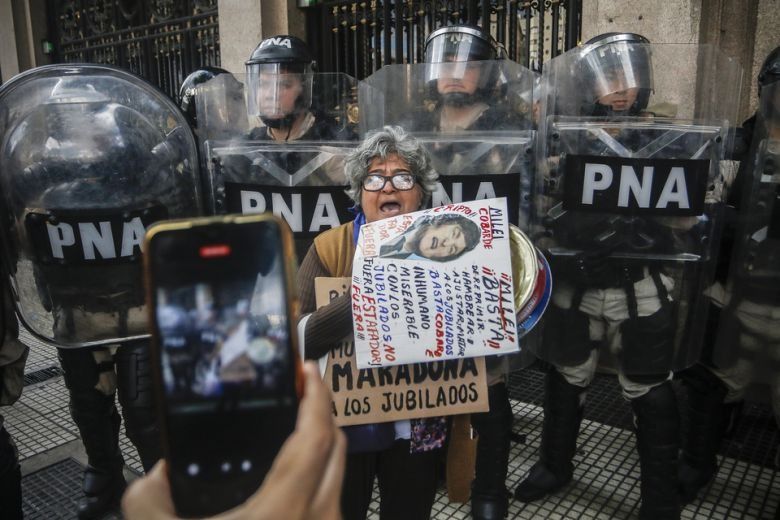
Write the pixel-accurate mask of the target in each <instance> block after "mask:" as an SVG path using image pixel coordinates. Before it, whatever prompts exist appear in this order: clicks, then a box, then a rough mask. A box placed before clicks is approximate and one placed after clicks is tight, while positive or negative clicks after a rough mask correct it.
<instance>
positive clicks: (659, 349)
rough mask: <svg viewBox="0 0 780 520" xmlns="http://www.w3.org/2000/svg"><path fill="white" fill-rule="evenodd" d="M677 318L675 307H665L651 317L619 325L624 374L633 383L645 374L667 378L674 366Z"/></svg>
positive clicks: (633, 319) (627, 321)
mask: <svg viewBox="0 0 780 520" xmlns="http://www.w3.org/2000/svg"><path fill="white" fill-rule="evenodd" d="M674 316H675V312H674V309H673V306H672V305H665V306H662V307H661V308H660V309H658V311H656V312H655V313H653V314H651V315H649V316H637V317H634V318H628V319H627V320H625V321H623V322H622V323H621V324H620V334H621V337H622V341H621V343H622V349H621V351H620V354H619V359H620V364H621V367H622V369H623V372H624V373H626V374H630V375H631V379H632V380H635V381H637V382H641V381H639V380H638V379H636V378H637V377H644V375H645V374H664V377H666V376H667V375H668V372H669V370H671V368H672V366H673V364H674V333H675V327H674Z"/></svg>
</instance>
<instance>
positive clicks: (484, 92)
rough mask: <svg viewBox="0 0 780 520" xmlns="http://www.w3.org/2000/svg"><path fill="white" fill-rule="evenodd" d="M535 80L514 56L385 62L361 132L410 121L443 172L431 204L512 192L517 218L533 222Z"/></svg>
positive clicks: (364, 88) (368, 89) (367, 98)
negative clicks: (531, 211) (410, 62)
mask: <svg viewBox="0 0 780 520" xmlns="http://www.w3.org/2000/svg"><path fill="white" fill-rule="evenodd" d="M469 74H471V75H473V77H474V78H475V79H474V81H471V82H470V81H469ZM476 78H479V79H476ZM534 80H535V74H534V73H533V72H532V71H530V70H528V69H526V68H525V67H522V66H520V65H518V64H517V63H514V62H512V61H509V60H496V61H475V62H456V63H429V64H417V65H389V66H385V67H383V68H381V69H380V70H378V71H377V72H375V73H374V74H372V75H371V76H369V77H368V78H366V80H365V81H364V82H363V83H362V84H361V90H360V96H359V99H360V113H361V117H360V130H361V134H365V133H366V132H368V131H370V130H371V129H374V128H380V127H382V126H383V125H400V126H402V127H404V128H405V129H407V130H408V131H410V132H411V133H412V134H413V135H414V136H415V137H417V138H418V139H419V140H420V141H422V143H423V144H424V146H425V147H426V149H427V150H428V152H429V153H430V155H431V158H432V160H433V166H434V168H435V169H436V171H437V172H438V173H439V175H440V185H439V187H438V189H437V190H436V192H434V194H433V197H432V200H431V204H433V205H434V206H435V205H442V204H448V203H451V202H462V201H469V200H476V199H482V198H491V197H502V196H503V197H507V198H508V199H509V200H508V204H509V208H510V211H511V212H512V223H513V224H516V225H519V227H520V228H521V229H523V230H527V226H528V215H529V212H530V200H531V197H530V193H531V191H532V188H531V183H532V181H533V166H534V161H533V143H534V136H535V124H534V118H533V106H534V82H535V81H534Z"/></svg>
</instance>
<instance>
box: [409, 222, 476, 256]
mask: <svg viewBox="0 0 780 520" xmlns="http://www.w3.org/2000/svg"><path fill="white" fill-rule="evenodd" d="M417 249H418V250H419V253H420V256H424V257H425V258H444V257H449V256H454V255H457V254H458V253H460V252H461V251H463V250H464V249H466V237H465V236H464V235H463V230H462V229H461V227H460V225H458V224H454V223H453V224H442V225H441V226H432V227H429V228H428V229H426V230H425V231H423V235H422V238H421V239H420V243H419V245H418V246H417Z"/></svg>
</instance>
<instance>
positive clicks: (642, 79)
mask: <svg viewBox="0 0 780 520" xmlns="http://www.w3.org/2000/svg"><path fill="white" fill-rule="evenodd" d="M582 58H583V62H584V67H585V72H586V75H587V76H588V77H585V78H582V80H583V81H584V80H590V81H592V83H591V84H592V85H593V86H592V88H593V97H594V99H592V100H590V101H597V100H598V99H601V98H603V97H605V96H609V95H611V94H616V93H620V92H626V91H628V90H630V89H651V90H652V88H653V74H652V69H651V67H650V49H649V46H647V45H646V44H640V43H632V42H624V41H620V42H613V43H610V44H608V45H603V46H600V47H596V48H593V49H588V48H586V49H585V50H584V51H583V56H582Z"/></svg>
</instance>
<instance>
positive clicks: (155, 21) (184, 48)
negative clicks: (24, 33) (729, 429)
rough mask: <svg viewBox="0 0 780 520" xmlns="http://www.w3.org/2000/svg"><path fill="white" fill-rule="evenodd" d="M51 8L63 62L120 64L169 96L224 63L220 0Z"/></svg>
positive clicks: (97, 2)
mask: <svg viewBox="0 0 780 520" xmlns="http://www.w3.org/2000/svg"><path fill="white" fill-rule="evenodd" d="M48 11H49V24H50V29H51V31H50V32H51V34H54V35H56V38H55V61H56V62H59V63H102V64H109V65H117V66H120V67H123V68H126V69H128V70H131V71H132V72H134V73H136V74H138V75H139V76H142V77H144V78H146V79H147V80H149V81H150V82H152V83H154V84H155V85H157V86H159V87H160V88H161V89H162V90H163V91H164V92H166V93H167V94H168V95H170V96H171V97H175V95H176V91H177V89H178V87H179V85H180V84H181V82H182V80H183V79H184V78H185V77H186V75H187V74H189V73H190V72H191V71H193V70H195V69H197V68H198V67H201V66H204V65H211V66H219V64H220V57H219V24H218V15H217V0H186V1H184V2H182V1H174V0H68V1H65V2H62V1H56V0H50V1H49V6H48Z"/></svg>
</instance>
